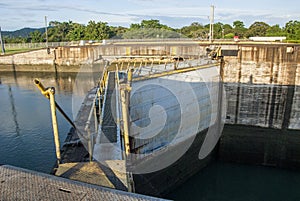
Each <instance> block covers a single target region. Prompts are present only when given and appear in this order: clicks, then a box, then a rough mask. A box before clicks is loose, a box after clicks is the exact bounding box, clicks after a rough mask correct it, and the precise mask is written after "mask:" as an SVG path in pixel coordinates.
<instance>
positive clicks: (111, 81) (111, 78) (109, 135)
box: [100, 72, 117, 143]
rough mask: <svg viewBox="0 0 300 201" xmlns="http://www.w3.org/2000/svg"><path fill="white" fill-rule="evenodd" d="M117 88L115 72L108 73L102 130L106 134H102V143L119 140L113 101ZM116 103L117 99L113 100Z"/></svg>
mask: <svg viewBox="0 0 300 201" xmlns="http://www.w3.org/2000/svg"><path fill="white" fill-rule="evenodd" d="M114 90H115V72H109V74H108V84H107V92H106V98H105V105H104V111H103V123H102V132H103V134H104V135H102V136H101V139H100V142H101V143H114V142H117V124H116V122H115V120H114V117H113V114H112V113H113V112H114V111H113V109H115V108H112V105H113V104H112V101H114V100H113V98H114V96H113V92H114ZM113 103H115V101H114V102H113Z"/></svg>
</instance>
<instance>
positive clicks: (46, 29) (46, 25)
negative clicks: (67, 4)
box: [45, 16, 48, 48]
mask: <svg viewBox="0 0 300 201" xmlns="http://www.w3.org/2000/svg"><path fill="white" fill-rule="evenodd" d="M47 27H48V22H47V16H45V34H46V47H47V48H48V28H47Z"/></svg>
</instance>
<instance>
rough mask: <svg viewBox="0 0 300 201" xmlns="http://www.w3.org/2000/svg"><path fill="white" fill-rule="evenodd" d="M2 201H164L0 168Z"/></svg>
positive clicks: (25, 171)
mask: <svg viewBox="0 0 300 201" xmlns="http://www.w3.org/2000/svg"><path fill="white" fill-rule="evenodd" d="M0 200H1V201H9V200H12V201H15V200H18V201H31V200H43V201H49V200H55V201H56V200H64V201H68V200H70V201H77V200H82V201H83V200H97V201H98V200H103V201H106V200H107V201H110V200H125V201H127V200H128V201H129V200H139V201H144V200H145V201H146V200H153V201H156V200H157V201H158V200H163V199H160V198H154V197H149V196H144V195H139V194H133V193H128V192H124V191H119V190H115V189H109V188H104V187H100V186H96V185H91V184H86V183H82V182H77V181H73V180H68V179H64V178H60V177H55V176H53V175H48V174H44V173H39V172H34V171H30V170H25V169H22V168H17V167H13V166H8V165H4V166H0Z"/></svg>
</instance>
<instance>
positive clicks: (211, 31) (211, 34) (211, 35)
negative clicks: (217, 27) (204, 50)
mask: <svg viewBox="0 0 300 201" xmlns="http://www.w3.org/2000/svg"><path fill="white" fill-rule="evenodd" d="M214 17H215V6H214V5H211V6H210V17H209V19H210V26H209V42H210V43H211V42H212V41H213V39H214Z"/></svg>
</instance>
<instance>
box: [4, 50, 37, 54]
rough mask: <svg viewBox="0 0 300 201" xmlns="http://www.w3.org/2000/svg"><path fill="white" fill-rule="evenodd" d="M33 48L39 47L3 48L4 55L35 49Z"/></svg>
mask: <svg viewBox="0 0 300 201" xmlns="http://www.w3.org/2000/svg"><path fill="white" fill-rule="evenodd" d="M35 49H40V48H18V49H5V55H11V54H17V53H23V52H29V51H32V50H35Z"/></svg>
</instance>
